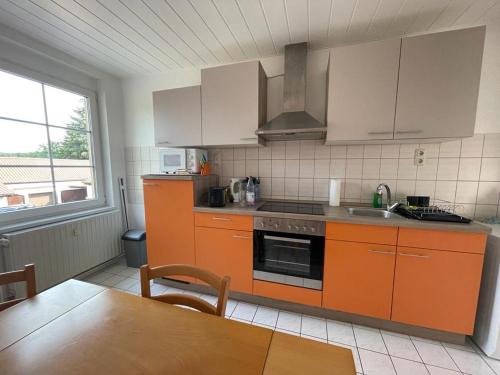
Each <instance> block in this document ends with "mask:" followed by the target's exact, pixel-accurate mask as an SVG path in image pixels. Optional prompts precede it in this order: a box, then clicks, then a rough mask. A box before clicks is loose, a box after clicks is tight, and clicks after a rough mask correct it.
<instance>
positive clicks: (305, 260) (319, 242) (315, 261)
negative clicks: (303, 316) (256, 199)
mask: <svg viewBox="0 0 500 375" xmlns="http://www.w3.org/2000/svg"><path fill="white" fill-rule="evenodd" d="M324 258H325V223H324V222H321V221H312V220H297V219H283V218H274V217H255V218H254V256H253V278H254V279H255V280H264V281H270V282H275V283H280V284H288V285H293V286H299V287H304V288H310V289H319V290H321V289H323V264H324Z"/></svg>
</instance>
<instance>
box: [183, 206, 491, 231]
mask: <svg viewBox="0 0 500 375" xmlns="http://www.w3.org/2000/svg"><path fill="white" fill-rule="evenodd" d="M315 203H321V202H315ZM262 204H264V201H260V202H257V204H256V205H255V206H253V207H242V206H240V204H239V203H228V204H226V206H224V207H208V206H198V207H194V208H193V211H195V212H209V213H219V214H231V215H251V216H262V217H280V218H287V219H303V220H316V221H339V222H345V223H353V224H371V225H387V226H395V227H406V228H421V229H434V230H449V231H459V232H483V233H489V232H491V227H490V226H488V225H485V224H481V223H477V222H472V223H470V224H460V223H447V222H435V221H420V220H413V219H406V218H404V217H402V216H399V215H397V216H395V217H392V218H389V219H383V218H378V217H368V216H353V215H350V214H349V213H348V212H347V210H346V208H345V207H331V206H328V205H327V204H323V209H324V215H307V214H289V213H282V212H267V211H257V208H258V207H259V206H261V205H262ZM352 206H355V205H354V204H353V205H352Z"/></svg>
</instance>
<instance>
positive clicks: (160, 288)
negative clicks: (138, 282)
mask: <svg viewBox="0 0 500 375" xmlns="http://www.w3.org/2000/svg"><path fill="white" fill-rule="evenodd" d="M150 289H151V295H152V296H158V295H160V294H165V293H167V291H168V288H167V287H166V286H164V285H160V284H153V285H151V288H150Z"/></svg>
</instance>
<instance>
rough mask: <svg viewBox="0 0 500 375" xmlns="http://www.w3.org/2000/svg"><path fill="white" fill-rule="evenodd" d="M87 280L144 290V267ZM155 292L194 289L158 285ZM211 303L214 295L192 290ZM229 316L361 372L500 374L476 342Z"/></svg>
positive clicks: (260, 309)
mask: <svg viewBox="0 0 500 375" xmlns="http://www.w3.org/2000/svg"><path fill="white" fill-rule="evenodd" d="M85 281H88V282H92V283H95V284H99V285H103V286H106V287H110V288H113V289H118V290H121V291H124V292H127V293H132V294H140V284H139V270H137V269H135V268H127V267H126V266H125V264H124V263H118V264H116V265H113V266H111V267H109V268H107V269H105V270H102V271H100V272H97V273H95V274H93V275H91V276H89V277H87V278H86V279H85ZM151 292H152V294H162V293H168V292H175V293H179V292H180V293H193V292H189V291H184V290H181V289H176V288H171V287H166V286H163V285H159V284H153V285H152V287H151ZM193 294H195V295H197V296H199V297H201V298H203V299H205V300H207V301H208V302H210V303H215V301H216V298H215V297H214V296H210V295H205V294H199V293H193ZM226 317H228V318H229V319H233V320H238V321H241V322H244V323H247V324H253V325H257V326H262V327H266V328H269V329H274V330H276V331H280V332H285V333H288V334H291V335H297V336H302V337H306V338H309V339H312V340H318V341H322V342H325V343H329V344H335V345H339V346H343V347H346V348H348V349H351V350H352V352H353V356H354V360H355V363H356V371H357V372H358V373H359V374H373V375H386V374H392V375H395V374H397V375H420V374H426V375H457V374H471V375H495V374H496V375H500V361H496V360H493V359H491V358H488V357H486V356H485V355H484V354H483V353H482V352H481V351H480V350H479V349H478V348H477V347H476V346H475V345H474V344H473V343H469V344H467V345H465V346H462V345H452V344H448V343H443V342H439V341H432V340H427V339H423V338H419V337H415V336H411V337H410V336H407V335H402V334H398V333H394V332H388V331H381V330H378V329H373V328H369V327H364V326H359V325H355V324H350V323H344V322H338V321H334V320H329V319H323V318H317V317H314V316H308V315H304V314H297V313H292V312H288V311H285V310H276V309H272V308H269V307H265V306H257V305H253V304H250V303H246V302H238V301H234V300H229V301H228V304H227V308H226Z"/></svg>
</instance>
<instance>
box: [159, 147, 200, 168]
mask: <svg viewBox="0 0 500 375" xmlns="http://www.w3.org/2000/svg"><path fill="white" fill-rule="evenodd" d="M203 157H204V158H205V160H207V159H208V158H207V151H205V150H201V149H199V148H163V149H160V172H161V173H176V172H178V171H179V170H186V171H188V172H190V173H201V164H200V160H201V159H202V158H203Z"/></svg>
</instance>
